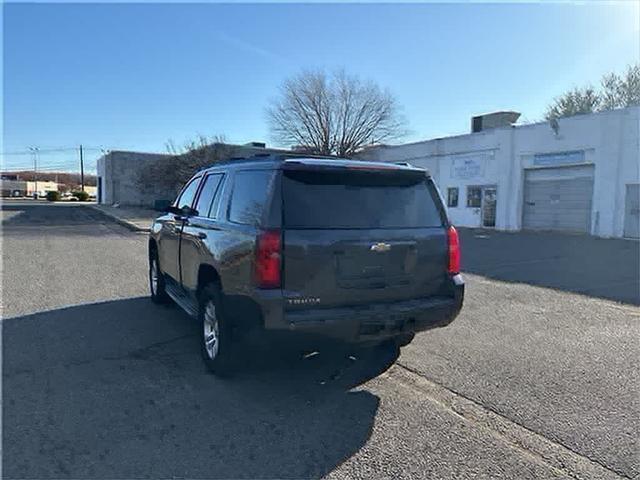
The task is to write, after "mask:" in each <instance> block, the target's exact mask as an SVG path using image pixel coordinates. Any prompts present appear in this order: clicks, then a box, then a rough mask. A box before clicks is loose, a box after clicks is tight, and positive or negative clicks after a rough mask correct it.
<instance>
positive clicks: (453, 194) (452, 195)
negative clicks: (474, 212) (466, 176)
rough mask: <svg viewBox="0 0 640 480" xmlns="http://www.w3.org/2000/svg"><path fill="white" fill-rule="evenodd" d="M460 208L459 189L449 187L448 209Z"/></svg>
mask: <svg viewBox="0 0 640 480" xmlns="http://www.w3.org/2000/svg"><path fill="white" fill-rule="evenodd" d="M457 206H458V187H449V188H448V189H447V207H457Z"/></svg>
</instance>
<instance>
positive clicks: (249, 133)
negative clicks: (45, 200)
mask: <svg viewBox="0 0 640 480" xmlns="http://www.w3.org/2000/svg"><path fill="white" fill-rule="evenodd" d="M639 15H640V12H639V10H638V4H637V3H635V2H622V3H619V4H595V3H592V2H586V3H583V4H571V3H560V4H540V3H527V4H515V5H514V4H477V3H476V4H405V5H389V4H306V5H305V4H302V5H300V4H261V5H246V4H224V5H223V4H124V3H113V4H11V3H8V4H5V5H4V12H3V24H4V26H3V33H4V35H3V47H4V58H3V59H4V62H3V71H4V79H3V80H4V82H3V90H4V91H3V93H4V95H3V98H4V117H3V120H4V122H3V123H4V125H3V126H4V144H3V146H2V150H3V151H4V152H7V153H11V152H21V151H24V150H26V148H27V147H28V146H40V147H41V148H48V147H68V146H73V145H77V144H79V143H83V144H85V145H89V146H93V147H104V148H109V149H132V150H143V151H159V152H162V151H165V142H166V141H167V140H168V139H173V140H174V141H176V142H177V143H182V142H183V141H185V140H186V139H188V138H192V137H194V136H195V135H196V134H207V135H213V134H224V135H225V136H226V138H227V139H228V140H229V141H232V142H236V143H244V142H247V141H251V140H262V141H267V143H269V144H273V142H271V140H270V138H269V134H268V128H267V123H266V119H265V114H264V109H265V106H266V105H267V103H268V101H269V99H270V98H272V97H273V96H274V95H275V94H276V92H277V89H278V86H279V84H280V83H281V82H282V81H283V79H285V78H286V77H288V76H290V75H293V74H295V73H297V72H299V71H300V70H301V69H304V68H326V69H329V70H331V69H336V68H342V67H343V68H345V69H346V70H347V71H348V72H350V73H353V74H358V75H360V76H361V77H363V78H366V79H371V80H374V81H376V82H377V83H379V84H380V85H381V86H383V87H387V88H389V89H390V90H391V91H392V92H393V93H394V94H395V95H396V96H397V98H398V100H399V102H400V104H401V105H402V106H403V108H404V115H405V116H406V118H407V119H408V121H409V128H410V129H411V131H412V134H411V135H410V136H408V137H407V138H406V139H405V140H406V141H415V140H420V139H426V138H432V137H437V136H443V135H448V134H456V133H464V132H466V131H467V130H468V128H469V118H470V117H471V116H472V115H473V114H477V113H483V112H487V111H492V110H497V109H515V110H518V111H520V112H522V113H523V118H524V119H525V120H528V121H534V120H538V119H540V118H541V116H542V114H543V111H544V108H545V106H546V105H547V103H548V102H549V101H550V100H551V99H552V98H553V97H554V96H555V95H557V94H559V93H561V92H562V91H563V90H565V89H567V88H569V87H572V86H574V85H582V84H585V83H588V82H591V83H594V84H595V83H597V82H598V81H599V78H600V76H601V75H602V74H604V73H606V72H609V71H612V70H613V71H622V70H623V69H624V68H625V66H626V65H628V64H630V63H633V62H637V61H638V58H639V57H640V46H639V43H640V40H639V38H640V32H639V26H638V25H639V22H640V18H639ZM88 154H89V156H90V158H93V157H95V156H97V155H98V154H99V151H97V150H95V151H91V150H90V151H89V152H88ZM70 155H71V156H70ZM73 155H75V153H73V154H70V153H69V152H59V153H57V154H50V155H49V156H48V157H47V156H44V154H43V159H42V160H41V161H42V162H43V163H46V162H47V161H49V162H51V163H52V165H57V163H56V162H58V163H64V162H67V161H69V162H73V161H74V160H73V158H75V157H74V156H73ZM4 162H5V166H16V165H22V164H24V163H25V162H26V163H29V162H30V160H29V157H28V156H16V155H5V156H4Z"/></svg>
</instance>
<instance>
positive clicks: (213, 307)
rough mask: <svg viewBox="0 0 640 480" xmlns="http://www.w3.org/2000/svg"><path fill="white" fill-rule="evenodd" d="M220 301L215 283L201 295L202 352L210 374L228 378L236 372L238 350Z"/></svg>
mask: <svg viewBox="0 0 640 480" xmlns="http://www.w3.org/2000/svg"><path fill="white" fill-rule="evenodd" d="M220 300H221V293H220V288H219V287H218V286H217V285H216V284H214V283H212V284H209V285H207V286H205V287H204V288H203V290H202V293H201V294H200V302H199V307H198V322H199V324H200V352H201V354H202V360H203V361H204V364H205V365H206V367H207V369H208V370H209V371H210V372H212V373H214V374H215V375H217V376H220V377H227V376H229V375H230V374H231V373H233V372H234V370H235V362H234V360H235V358H234V357H235V354H236V351H235V350H236V349H235V345H234V344H233V338H232V329H231V325H229V323H228V322H227V321H225V316H224V313H223V310H222V308H221V305H222V302H221V301H220Z"/></svg>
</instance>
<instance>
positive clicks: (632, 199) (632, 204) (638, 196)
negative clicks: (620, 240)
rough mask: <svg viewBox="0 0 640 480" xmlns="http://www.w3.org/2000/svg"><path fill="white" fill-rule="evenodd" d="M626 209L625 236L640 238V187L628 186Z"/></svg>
mask: <svg viewBox="0 0 640 480" xmlns="http://www.w3.org/2000/svg"><path fill="white" fill-rule="evenodd" d="M626 193H627V194H626V196H625V208H624V236H625V237H628V238H640V185H633V184H630V185H627V192H626Z"/></svg>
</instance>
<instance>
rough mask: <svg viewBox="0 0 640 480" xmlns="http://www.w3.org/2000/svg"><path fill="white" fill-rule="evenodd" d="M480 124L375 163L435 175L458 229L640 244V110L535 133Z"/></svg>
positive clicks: (382, 154)
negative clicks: (541, 233) (559, 234)
mask: <svg viewBox="0 0 640 480" xmlns="http://www.w3.org/2000/svg"><path fill="white" fill-rule="evenodd" d="M517 116H518V114H516V113H514V112H496V113H494V114H489V115H484V116H479V117H474V119H473V120H472V132H473V133H470V134H466V135H459V136H453V137H446V138H438V139H433V140H427V141H423V142H417V143H410V144H405V145H397V146H379V147H372V148H370V149H368V150H367V151H366V152H365V153H363V154H362V155H361V157H362V158H366V159H368V160H378V161H388V162H408V163H411V164H413V165H416V166H421V167H425V168H428V169H429V170H430V171H431V174H432V175H433V178H434V179H435V181H436V183H437V184H438V187H439V188H440V191H441V192H442V195H443V196H444V200H445V202H446V203H447V204H448V210H449V214H450V216H451V219H452V221H453V222H454V224H456V225H461V226H468V227H495V228H497V229H500V230H520V229H540V230H558V231H567V232H582V233H590V234H592V235H597V236H601V237H623V236H624V237H631V238H639V237H640V233H639V219H640V140H639V134H638V132H639V130H640V107H629V108H625V109H619V110H613V111H609V112H600V113H594V114H588V115H578V116H575V117H569V118H563V119H559V120H558V121H557V123H556V124H552V123H549V122H542V123H535V124H531V125H512V124H511V123H512V122H513V121H515V119H516V118H517Z"/></svg>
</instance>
